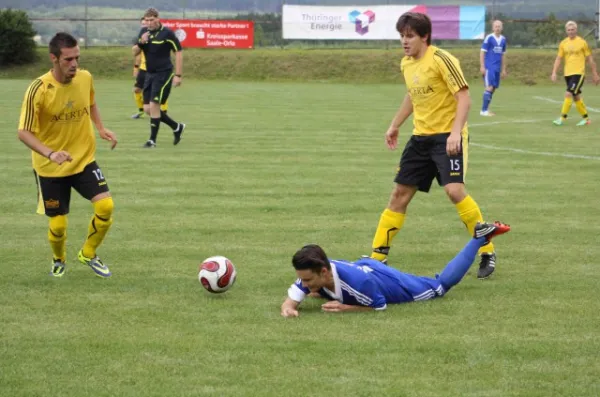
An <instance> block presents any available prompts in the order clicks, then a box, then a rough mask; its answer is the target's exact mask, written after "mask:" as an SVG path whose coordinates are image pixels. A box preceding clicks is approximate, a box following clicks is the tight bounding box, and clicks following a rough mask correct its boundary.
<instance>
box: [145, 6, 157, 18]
mask: <svg viewBox="0 0 600 397" xmlns="http://www.w3.org/2000/svg"><path fill="white" fill-rule="evenodd" d="M144 18H158V10H157V9H156V8H154V7H150V8H148V9H147V10H146V12H145V13H144Z"/></svg>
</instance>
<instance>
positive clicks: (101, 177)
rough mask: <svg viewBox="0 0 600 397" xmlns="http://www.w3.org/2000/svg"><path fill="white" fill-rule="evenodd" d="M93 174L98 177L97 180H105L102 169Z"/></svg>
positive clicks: (94, 171)
mask: <svg viewBox="0 0 600 397" xmlns="http://www.w3.org/2000/svg"><path fill="white" fill-rule="evenodd" d="M92 172H93V173H94V176H95V177H96V179H97V180H99V181H103V180H104V175H102V170H101V169H100V168H97V169H95V170H92Z"/></svg>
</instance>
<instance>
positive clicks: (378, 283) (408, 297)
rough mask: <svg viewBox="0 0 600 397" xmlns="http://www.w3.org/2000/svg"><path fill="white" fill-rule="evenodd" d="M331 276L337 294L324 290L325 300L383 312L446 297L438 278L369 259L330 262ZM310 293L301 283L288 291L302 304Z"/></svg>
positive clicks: (322, 291)
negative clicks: (390, 307) (396, 305)
mask: <svg viewBox="0 0 600 397" xmlns="http://www.w3.org/2000/svg"><path fill="white" fill-rule="evenodd" d="M331 273H332V274H333V283H334V285H335V291H330V290H328V289H326V288H321V289H320V290H319V294H320V295H321V296H322V297H324V298H326V299H330V300H337V301H339V302H341V303H344V304H347V305H353V306H368V307H372V308H373V309H375V310H384V309H385V308H386V307H387V304H388V303H404V302H412V301H419V300H428V299H432V298H435V297H437V296H442V295H444V293H445V290H444V288H443V287H442V285H441V283H440V282H439V280H438V279H437V278H429V277H420V276H415V275H412V274H407V273H402V272H401V271H399V270H396V269H394V268H391V267H389V266H386V265H384V264H383V263H381V262H379V261H376V260H375V259H370V258H364V259H361V260H359V261H357V262H347V261H342V260H334V261H331ZM309 292H310V291H309V289H308V288H305V287H303V286H302V281H301V280H300V279H298V280H296V282H295V283H294V284H292V286H291V287H290V288H289V289H288V296H289V297H290V299H292V300H294V301H296V302H302V301H303V300H304V298H305V297H306V295H308V294H309Z"/></svg>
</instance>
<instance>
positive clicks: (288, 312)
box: [281, 297, 300, 317]
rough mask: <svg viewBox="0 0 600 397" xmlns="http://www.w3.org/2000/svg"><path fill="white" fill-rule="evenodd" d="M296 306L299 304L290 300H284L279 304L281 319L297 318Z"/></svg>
mask: <svg viewBox="0 0 600 397" xmlns="http://www.w3.org/2000/svg"><path fill="white" fill-rule="evenodd" d="M298 306H300V302H296V301H295V300H293V299H292V298H289V297H288V298H286V299H285V301H283V303H282V304H281V315H282V316H283V317H298V315H299V314H298Z"/></svg>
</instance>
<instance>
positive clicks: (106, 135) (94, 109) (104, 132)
mask: <svg viewBox="0 0 600 397" xmlns="http://www.w3.org/2000/svg"><path fill="white" fill-rule="evenodd" d="M95 95H96V92H95V90H94V82H93V80H92V82H91V88H90V103H91V104H92V105H91V106H90V118H91V119H92V122H93V123H94V125H95V126H96V129H97V130H98V135H100V138H102V139H104V140H105V141H109V142H110V143H111V145H110V148H111V149H114V148H115V146H117V136H116V135H115V133H114V132H112V131H111V130H109V129H107V128H106V127H104V123H103V122H102V117H100V110H99V109H98V104H97V103H96V98H95Z"/></svg>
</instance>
